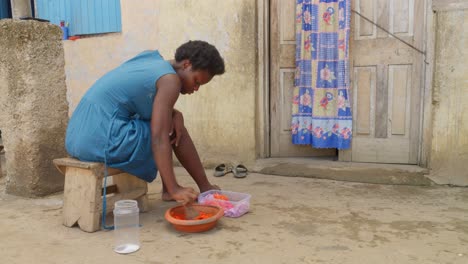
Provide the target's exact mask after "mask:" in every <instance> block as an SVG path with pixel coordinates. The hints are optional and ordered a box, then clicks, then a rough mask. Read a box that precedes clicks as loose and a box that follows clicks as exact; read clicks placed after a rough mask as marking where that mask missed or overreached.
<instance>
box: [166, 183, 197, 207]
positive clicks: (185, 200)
mask: <svg viewBox="0 0 468 264" xmlns="http://www.w3.org/2000/svg"><path fill="white" fill-rule="evenodd" d="M171 196H172V198H173V199H174V200H176V201H177V202H178V203H181V204H183V205H186V204H192V203H194V202H195V199H197V197H198V192H196V191H195V190H194V189H193V188H190V187H178V188H177V189H176V190H174V191H173V192H172V193H171Z"/></svg>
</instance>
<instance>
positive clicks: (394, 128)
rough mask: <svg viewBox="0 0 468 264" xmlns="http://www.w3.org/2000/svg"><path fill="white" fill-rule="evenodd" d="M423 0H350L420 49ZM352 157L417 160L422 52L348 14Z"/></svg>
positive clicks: (381, 159)
mask: <svg viewBox="0 0 468 264" xmlns="http://www.w3.org/2000/svg"><path fill="white" fill-rule="evenodd" d="M424 4H425V3H424V0H393V1H387V0H377V1H375V0H354V1H353V4H352V6H353V9H355V10H356V11H357V12H359V13H361V14H362V15H363V16H365V17H367V18H369V19H371V20H372V21H377V23H378V24H379V25H380V26H382V27H384V28H386V29H388V30H389V31H390V32H392V33H393V34H395V35H396V36H398V37H399V38H401V39H403V40H404V41H406V42H407V43H410V44H411V45H413V46H415V47H416V48H418V49H420V50H421V49H422V37H423V34H422V33H423V32H424V15H425V14H424V10H425V8H424ZM351 19H352V26H351V31H352V34H351V39H350V42H351V43H350V44H351V45H350V56H351V69H352V70H351V72H352V73H353V74H352V75H351V79H352V85H353V87H352V94H353V119H354V122H353V124H354V128H353V132H354V133H353V142H352V149H351V160H352V161H360V162H378V163H404V164H416V163H417V160H418V145H419V126H420V122H419V121H420V91H421V88H422V74H423V57H422V55H421V54H420V53H419V52H417V51H415V50H414V49H413V48H411V47H409V46H408V45H406V44H404V43H402V42H401V41H399V40H398V39H396V38H394V37H392V36H391V35H389V34H388V33H386V32H385V31H383V30H381V29H379V28H377V27H376V26H375V25H373V24H372V23H369V22H368V21H366V20H365V19H363V18H362V17H360V16H358V15H357V14H354V13H353V16H352V18H351Z"/></svg>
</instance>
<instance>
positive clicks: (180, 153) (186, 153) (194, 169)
mask: <svg viewBox="0 0 468 264" xmlns="http://www.w3.org/2000/svg"><path fill="white" fill-rule="evenodd" d="M172 149H173V150H174V153H175V155H176V157H177V159H178V160H179V162H180V163H181V164H182V166H183V167H184V168H185V169H186V170H187V172H188V173H189V174H190V176H192V178H193V180H194V181H195V183H197V186H198V188H199V189H200V192H206V191H208V190H213V189H219V187H218V186H216V185H212V184H211V183H210V182H209V181H208V178H207V177H206V173H205V169H204V168H203V165H202V163H201V160H200V157H199V156H198V152H197V150H196V148H195V145H194V144H193V141H192V138H191V137H190V135H189V133H188V132H187V133H186V134H185V135H184V136H182V137H181V138H180V141H179V146H177V147H176V146H175V144H174V145H172ZM162 199H163V200H164V201H170V200H172V197H171V196H170V195H169V193H168V192H167V190H166V186H165V185H164V182H163V194H162Z"/></svg>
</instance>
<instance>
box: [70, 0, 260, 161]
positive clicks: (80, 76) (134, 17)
mask: <svg viewBox="0 0 468 264" xmlns="http://www.w3.org/2000/svg"><path fill="white" fill-rule="evenodd" d="M121 10H122V32H121V33H115V34H106V35H101V36H93V37H89V38H84V39H79V40H77V41H65V42H64V48H65V61H66V76H67V87H68V101H69V104H70V111H71V112H72V111H73V109H74V108H75V107H76V105H77V103H78V102H79V100H80V98H81V97H82V96H83V94H84V93H85V92H86V90H87V89H88V88H89V87H90V86H91V85H92V84H93V83H94V81H96V80H97V79H98V78H99V77H100V76H102V75H103V74H104V73H105V72H107V71H108V70H110V69H112V68H114V67H116V66H117V65H119V64H120V63H121V62H123V61H124V60H126V59H129V58H130V57H132V56H134V55H136V54H137V53H139V52H141V51H143V50H145V49H159V50H160V51H161V53H162V55H163V56H164V57H165V58H166V59H172V58H173V56H174V52H175V49H176V48H177V47H178V46H179V45H180V44H182V43H184V42H186V41H188V40H191V39H201V40H205V41H208V42H210V43H211V44H213V45H215V46H216V47H217V48H218V49H219V51H220V53H221V55H222V56H223V57H224V59H225V62H226V73H225V74H224V75H222V76H217V77H215V78H213V80H212V81H211V82H210V83H209V84H207V85H206V86H203V87H202V88H201V89H200V91H199V92H197V93H195V94H193V95H190V96H188V95H187V96H181V97H180V98H179V101H178V103H177V105H176V108H177V109H179V110H181V111H182V112H183V113H184V115H185V122H186V126H187V128H188V129H189V132H190V133H191V135H192V138H193V139H194V141H195V144H196V146H197V148H198V151H199V154H200V156H201V158H202V160H203V161H204V163H205V164H206V165H207V166H212V165H214V164H216V163H218V162H221V161H222V162H230V161H232V162H241V161H242V162H243V161H252V160H254V159H255V113H254V111H255V89H256V81H257V73H256V68H257V58H256V54H257V52H256V37H257V35H256V24H257V21H256V12H255V11H256V1H253V0H224V1H219V0H203V1H198V0H179V1H174V0H160V1H154V0H139V1H138V3H136V2H135V1H134V0H121Z"/></svg>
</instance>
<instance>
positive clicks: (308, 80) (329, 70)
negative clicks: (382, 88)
mask: <svg viewBox="0 0 468 264" xmlns="http://www.w3.org/2000/svg"><path fill="white" fill-rule="evenodd" d="M296 3H297V4H296V73H295V80H294V98H293V109H292V113H293V114H292V124H291V126H292V142H293V144H298V145H299V144H300V145H311V146H313V147H315V148H338V149H348V148H349V147H350V143H351V132H352V114H351V106H350V102H349V70H348V69H349V66H348V63H349V61H348V54H349V53H348V43H349V41H348V40H349V29H350V20H351V19H350V18H351V12H350V11H351V0H297V2H296Z"/></svg>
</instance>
